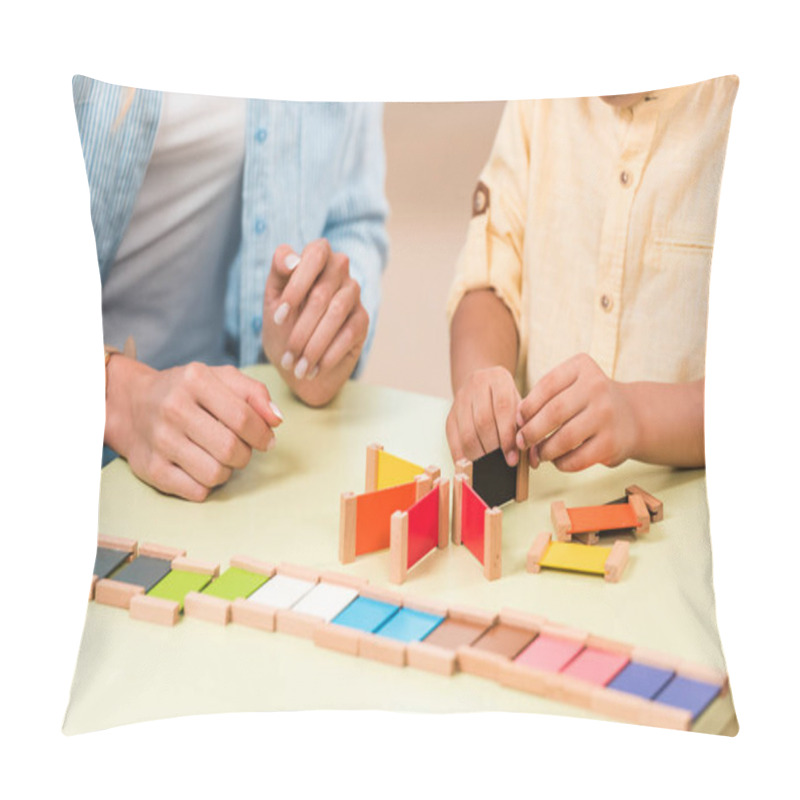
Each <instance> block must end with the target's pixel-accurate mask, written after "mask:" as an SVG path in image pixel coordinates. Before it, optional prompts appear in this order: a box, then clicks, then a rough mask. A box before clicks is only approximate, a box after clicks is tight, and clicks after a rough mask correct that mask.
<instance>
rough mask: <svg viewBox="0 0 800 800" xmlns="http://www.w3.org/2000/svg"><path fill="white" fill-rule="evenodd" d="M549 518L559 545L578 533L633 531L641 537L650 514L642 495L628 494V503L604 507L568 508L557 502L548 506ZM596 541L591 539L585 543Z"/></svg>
mask: <svg viewBox="0 0 800 800" xmlns="http://www.w3.org/2000/svg"><path fill="white" fill-rule="evenodd" d="M550 519H551V520H552V523H553V528H554V530H555V533H556V539H557V540H558V541H559V542H569V541H572V537H573V536H576V535H580V534H597V533H602V532H609V531H619V530H625V529H633V530H634V532H635V533H636V535H637V536H641V535H643V534H645V533H647V531H648V530H649V529H650V512H649V511H648V510H647V506H646V505H645V502H644V500H643V498H642V496H641V495H639V494H630V495H628V502H627V503H611V504H609V505H604V506H585V507H583V508H567V507H566V505H565V504H564V503H563V501H561V500H559V501H556V502H555V503H553V504H552V505H551V506H550ZM594 541H596V537H593V538H592V539H591V540H590V541H589V542H588V543H593V542H594Z"/></svg>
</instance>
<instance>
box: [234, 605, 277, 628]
mask: <svg viewBox="0 0 800 800" xmlns="http://www.w3.org/2000/svg"><path fill="white" fill-rule="evenodd" d="M276 611H277V609H275V608H273V607H272V606H265V605H263V604H262V603H254V602H253V601H252V600H245V599H244V598H243V597H239V598H238V599H236V600H234V601H233V603H231V622H235V623H236V624H237V625H246V626H247V627H248V628H258V629H259V630H262V631H274V630H275V613H276Z"/></svg>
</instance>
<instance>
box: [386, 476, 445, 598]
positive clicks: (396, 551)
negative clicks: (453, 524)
mask: <svg viewBox="0 0 800 800" xmlns="http://www.w3.org/2000/svg"><path fill="white" fill-rule="evenodd" d="M422 485H424V486H425V487H426V490H425V491H422V493H420V491H418V492H417V499H418V501H419V499H421V498H422V497H424V496H425V495H427V493H428V492H429V491H436V492H438V493H439V524H438V530H439V534H438V541H437V545H436V546H437V548H438V549H444V548H445V547H447V546H448V543H449V538H450V537H449V529H450V481H443V480H441V478H437V479H436V480H435V481H433V484H432V486H431V487H430V488H429V489H428V488H427V482H424V481H420V484H419V485H418V486H422ZM412 508H413V506H412ZM410 510H411V509H407V510H405V511H395V512H394V513H393V514H392V521H391V533H390V544H389V580H390V581H391V582H392V583H394V584H401V583H404V582H405V580H406V578H407V577H408V571H409V569H413V568H414V566H416V564H414V565H412V566H411V567H409V566H408V536H409V531H408V512H409V511H410ZM430 552H431V551H428V553H426V554H425V555H428V554H429V553H430ZM422 558H425V556H422ZM420 560H421V559H420ZM417 563H419V562H417Z"/></svg>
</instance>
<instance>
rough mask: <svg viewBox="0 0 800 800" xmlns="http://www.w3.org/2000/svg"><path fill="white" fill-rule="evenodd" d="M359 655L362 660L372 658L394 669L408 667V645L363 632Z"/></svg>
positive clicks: (359, 643) (359, 641) (360, 638)
mask: <svg viewBox="0 0 800 800" xmlns="http://www.w3.org/2000/svg"><path fill="white" fill-rule="evenodd" d="M358 655H359V656H360V657H361V658H370V659H372V660H373V661H381V662H382V663H384V664H391V665H392V666H394V667H404V666H405V665H406V643H405V642H402V641H399V640H397V639H391V638H388V637H386V636H379V635H378V634H376V633H368V632H366V631H362V633H361V636H360V637H359V639H358Z"/></svg>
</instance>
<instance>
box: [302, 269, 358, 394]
mask: <svg viewBox="0 0 800 800" xmlns="http://www.w3.org/2000/svg"><path fill="white" fill-rule="evenodd" d="M360 298H361V289H360V288H359V286H358V283H356V281H354V280H348V281H347V282H346V283H345V284H344V286H342V287H341V288H340V289H339V291H337V292H336V294H335V295H334V296H333V297H332V298H331V300H330V301H329V302H328V304H327V310H326V311H325V312H324V314H323V315H322V317H321V319H319V320H318V321H317V324H316V327H315V328H314V330H313V331H312V332H311V334H310V336H309V337H308V339H307V341H306V342H305V344H304V346H303V347H302V348H301V347H298V348H297V349H296V350H295V349H294V347H293V344H292V340H293V339H294V337H295V332H296V331H297V330H298V328H299V327H300V325H301V324H303V323H304V318H305V316H306V313H307V312H308V310H309V309H308V306H306V308H305V310H304V311H303V314H302V316H301V318H300V319H299V320H298V322H297V324H296V325H295V330H294V331H293V332H292V335H291V337H290V339H289V349H290V350H291V351H292V352H299V353H301V356H300V358H299V359H298V361H297V365H296V366H295V370H294V375H295V377H296V378H302V377H304V376H305V375H307V374H311V373H312V372H313V370H314V368H315V367H316V366H317V364H318V362H319V361H321V360H322V357H323V356H324V355H325V352H326V350H327V349H328V348H329V347H330V346H331V344H333V341H334V339H335V338H336V335H337V334H338V333H339V331H340V330H341V329H342V327H343V326H344V324H345V323H346V321H347V319H348V317H349V316H350V314H352V312H353V310H354V309H355V308H356V307H357V306H358V305H359V304H360ZM300 335H301V336H302V335H304V332H303V333H301V334H300Z"/></svg>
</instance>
